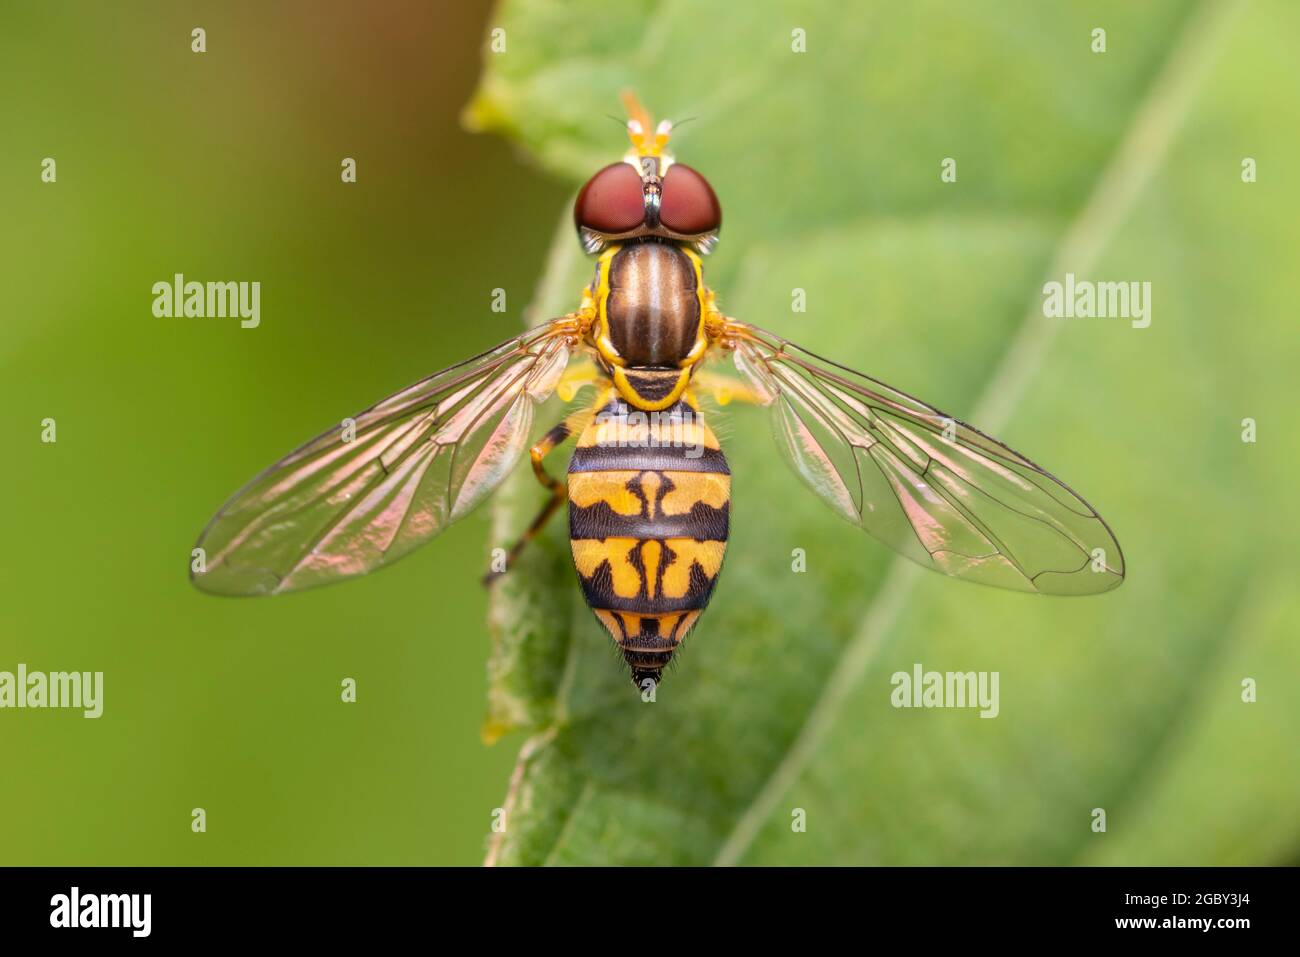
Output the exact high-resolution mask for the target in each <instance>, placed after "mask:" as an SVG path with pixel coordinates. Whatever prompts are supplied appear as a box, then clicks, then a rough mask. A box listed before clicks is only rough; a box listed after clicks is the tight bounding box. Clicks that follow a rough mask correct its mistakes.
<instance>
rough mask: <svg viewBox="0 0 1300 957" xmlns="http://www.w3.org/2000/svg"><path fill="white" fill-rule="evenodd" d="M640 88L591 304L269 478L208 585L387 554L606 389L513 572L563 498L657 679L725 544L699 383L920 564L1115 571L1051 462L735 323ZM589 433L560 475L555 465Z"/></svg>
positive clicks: (818, 488)
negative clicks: (771, 436)
mask: <svg viewBox="0 0 1300 957" xmlns="http://www.w3.org/2000/svg"><path fill="white" fill-rule="evenodd" d="M626 101H627V106H628V114H629V117H630V118H629V119H628V122H627V133H628V137H629V139H630V140H631V143H632V148H631V149H630V150H629V151H628V152H627V154H626V155H625V156H624V157H623V159H622V160H621V161H620V162H617V163H614V164H611V165H609V166H606V167H605V168H604V169H602V170H600V171H599V172H597V173H596V174H595V175H594V176H592V177H591V179H590V180H588V181H587V183H586V185H585V186H583V188H582V190H581V191H580V192H579V193H578V197H577V200H576V202H575V204H574V223H575V226H576V228H577V231H578V238H579V240H580V242H581V243H582V246H583V248H584V249H585V250H586V251H587V253H589V254H591V255H594V256H595V257H596V262H595V266H596V268H595V275H594V277H593V278H592V280H591V282H590V283H589V285H588V286H587V287H586V288H585V289H584V290H583V291H582V298H581V303H580V305H579V306H578V308H577V309H576V310H574V311H573V312H571V313H569V314H568V315H565V316H561V317H559V318H556V319H552V320H550V321H549V322H546V323H544V324H542V325H541V326H538V327H536V328H533V329H532V330H530V331H528V332H526V333H524V334H523V335H521V336H518V337H517V338H514V339H511V340H509V341H507V342H504V343H502V344H501V345H499V346H497V347H496V348H494V349H491V350H489V351H487V352H485V353H483V354H481V355H478V356H475V357H474V358H472V359H468V360H466V361H465V362H462V363H460V364H459V365H455V366H452V367H451V368H449V369H444V370H443V371H441V372H437V373H434V374H433V375H431V376H429V377H428V378H426V379H423V380H421V381H419V382H417V383H415V384H414V385H412V386H410V387H409V388H406V389H404V390H402V391H401V392H398V393H397V394H396V395H394V396H392V397H390V398H387V399H385V400H383V401H382V402H380V403H379V404H378V405H375V406H373V407H371V408H370V409H367V410H366V411H365V412H362V413H360V414H359V415H357V416H355V418H354V419H353V420H350V423H351V424H350V427H345V426H339V427H335V428H333V429H331V430H330V431H328V432H326V433H325V434H323V435H321V436H319V437H318V438H316V439H313V440H312V441H310V442H308V443H307V444H306V445H304V446H303V447H302V448H300V449H298V450H297V451H296V452H293V453H291V454H289V455H288V456H286V457H285V458H283V459H281V460H280V461H279V462H277V463H275V464H274V465H272V466H271V467H270V468H269V469H267V470H266V471H265V472H263V473H262V474H261V475H259V476H258V477H256V478H254V479H253V480H252V481H251V482H250V483H249V484H248V485H246V486H245V487H244V488H243V489H241V490H240V491H239V492H237V493H236V494H235V495H234V496H233V497H232V498H231V499H230V500H229V501H228V502H227V503H226V504H225V505H224V506H222V508H221V510H220V511H218V512H217V514H216V515H215V516H214V517H213V519H212V520H211V521H210V522H209V523H208V526H207V528H206V529H204V531H203V533H202V535H201V536H200V537H199V541H198V546H199V547H200V548H202V549H203V553H202V554H203V555H204V556H205V562H204V565H203V570H202V571H192V578H193V581H194V583H195V585H197V586H198V587H199V588H201V589H203V590H204V591H207V592H213V593H216V594H223V595H269V594H277V593H280V592H289V591H297V590H299V589H304V588H310V587H313V586H316V585H325V584H329V583H331V582H335V581H338V580H340V579H343V578H348V577H351V576H354V575H363V574H366V573H367V572H370V571H373V570H374V569H376V568H380V567H383V566H385V565H388V564H391V563H392V562H394V561H396V560H397V559H399V558H401V557H402V556H404V555H406V554H407V553H409V552H410V551H412V550H413V549H415V548H416V547H417V546H419V545H422V544H424V543H425V542H427V541H428V540H429V539H431V538H433V537H434V536H435V535H437V534H438V533H439V532H441V531H442V530H443V529H444V528H446V527H447V526H448V525H450V524H451V523H452V522H455V521H456V520H457V519H459V518H461V517H463V516H465V515H467V514H468V513H469V512H470V511H471V510H472V509H473V508H474V507H475V506H476V505H478V504H479V503H480V502H482V501H483V499H484V498H486V497H487V496H488V495H489V494H490V493H491V492H492V491H493V490H494V489H495V488H496V487H497V486H498V485H499V484H500V483H501V481H502V480H503V479H504V478H505V477H506V475H507V474H508V473H509V472H510V470H511V468H512V467H513V466H514V465H515V464H516V462H517V461H518V459H519V457H520V456H521V455H522V453H523V451H524V448H525V447H526V446H527V445H528V439H529V434H530V430H531V425H532V421H533V407H534V406H535V405H538V404H540V403H542V402H543V401H545V400H546V399H547V398H548V397H550V396H551V395H552V394H558V395H559V396H560V398H561V399H562V400H564V401H565V402H572V401H573V400H574V398H575V396H576V395H577V393H578V392H579V391H580V390H582V389H584V388H587V387H591V388H592V389H593V390H594V392H593V396H594V398H593V399H592V400H591V401H588V402H586V403H584V404H582V405H581V406H580V407H579V408H578V409H577V411H573V412H571V413H570V414H569V415H568V416H567V417H566V418H565V419H564V420H563V421H562V422H560V423H559V424H558V425H556V426H555V427H554V428H552V429H551V430H550V431H549V432H547V433H546V434H545V435H544V436H543V437H542V438H541V439H540V440H539V441H538V442H537V443H536V444H534V445H533V446H532V447H531V449H530V456H531V459H532V466H533V471H534V472H535V473H536V475H537V478H538V480H539V481H540V482H541V484H542V485H543V487H544V488H545V489H546V491H547V493H548V498H547V500H546V503H545V505H544V506H543V507H542V509H541V512H540V513H539V514H538V516H537V518H536V519H535V520H534V521H533V523H532V524H531V525H530V526H529V527H528V529H527V530H526V531H525V532H524V533H523V535H522V536H521V537H520V538H519V540H518V541H517V542H516V543H515V544H514V547H513V548H511V549H510V551H509V554H508V561H507V567H508V564H509V561H510V560H513V558H514V557H515V556H517V555H518V554H519V551H520V549H522V548H523V547H524V545H525V544H526V543H527V542H528V541H529V540H530V539H531V538H532V537H534V536H535V535H536V534H537V532H538V530H539V529H541V528H542V526H543V525H544V524H545V523H546V521H547V520H548V519H549V518H551V517H552V516H553V515H554V514H555V512H556V511H558V510H559V508H560V506H561V505H562V504H563V503H564V502H565V501H566V500H567V502H568V504H569V538H570V541H571V545H572V551H573V560H574V565H575V568H576V570H577V573H578V579H579V582H580V584H581V587H582V590H583V594H584V596H585V598H586V601H587V604H588V605H589V606H590V607H591V609H592V610H593V611H594V612H595V614H596V617H597V618H598V619H599V620H600V622H601V624H603V625H604V626H605V628H606V629H607V630H608V631H609V633H610V635H611V637H612V638H613V640H614V642H615V643H616V644H617V646H618V647H619V649H620V650H621V651H622V652H623V655H624V657H625V659H626V661H627V663H628V665H629V667H630V669H631V673H632V679H633V681H634V682H635V683H636V684H637V685H638V686H639V687H642V688H644V687H645V683H646V682H647V681H651V682H656V683H657V682H658V681H659V680H660V678H661V676H662V672H663V669H664V667H665V665H667V664H668V662H669V660H670V659H671V658H672V656H673V653H674V651H676V649H677V648H678V647H679V646H680V645H681V643H682V642H683V640H684V639H685V638H686V636H687V634H688V633H689V632H690V631H691V628H692V627H693V626H694V624H695V622H696V619H697V618H698V617H699V615H700V613H701V611H703V609H704V607H705V606H706V605H707V604H708V601H709V598H710V596H711V594H712V592H713V588H714V585H715V584H716V583H717V579H718V573H719V571H720V569H721V566H722V559H723V553H724V552H725V550H726V547H727V535H728V529H729V523H730V519H731V514H730V505H731V473H730V470H729V469H728V467H727V460H726V457H725V456H724V455H723V452H722V449H721V447H720V446H719V444H718V440H717V438H716V437H715V435H714V433H713V431H712V430H711V429H710V428H709V426H708V424H707V423H706V422H705V421H704V419H703V417H702V416H701V414H700V398H701V396H710V397H712V398H715V399H716V400H718V403H719V404H726V403H727V402H729V401H740V402H748V403H752V404H756V405H760V406H765V407H767V408H768V409H770V410H771V413H772V416H773V419H774V426H775V433H776V436H777V441H778V444H779V445H780V447H781V450H782V452H783V453H784V455H785V457H786V459H787V460H788V461H789V462H790V464H791V465H792V466H793V467H794V470H795V471H796V472H797V473H798V474H799V475H800V476H801V477H802V478H803V479H804V480H805V481H806V482H807V484H808V485H809V486H811V488H812V489H813V491H815V492H816V493H817V494H818V495H819V496H821V498H823V499H824V500H825V501H826V502H827V503H828V504H829V505H830V506H831V507H832V508H833V509H834V510H835V511H836V512H838V513H839V514H840V515H841V516H842V517H843V518H845V519H847V520H848V521H850V522H852V523H853V524H854V525H857V526H858V527H860V528H862V529H863V530H864V531H866V532H867V533H868V534H870V535H872V536H873V537H875V538H876V539H878V540H879V541H881V542H883V543H884V544H885V545H887V546H889V547H890V548H893V549H894V550H895V551H897V552H899V553H901V554H902V555H904V556H906V557H907V558H910V559H912V560H913V561H916V562H919V563H920V564H922V565H924V566H926V567H928V568H932V569H935V570H937V571H940V572H943V573H945V574H947V575H953V576H956V577H958V578H964V579H967V580H970V581H975V582H980V583H983V584H986V585H993V586H997V587H1001V588H1010V589H1018V590H1020V591H1028V592H1037V593H1039V594H1049V595H1085V594H1094V593H1098V592H1104V591H1107V590H1109V589H1111V588H1114V587H1116V586H1118V585H1119V584H1120V583H1121V582H1122V581H1123V578H1124V559H1123V555H1122V553H1121V551H1120V547H1119V543H1118V542H1117V541H1116V540H1115V537H1114V535H1113V534H1112V533H1111V531H1110V528H1109V526H1107V524H1106V523H1105V522H1104V521H1103V520H1102V518H1101V516H1100V515H1098V514H1097V512H1096V510H1094V509H1093V508H1092V506H1090V505H1089V504H1088V503H1087V502H1085V501H1084V500H1083V498H1082V497H1080V496H1079V495H1077V494H1075V493H1074V492H1073V491H1072V490H1071V489H1069V488H1068V487H1067V486H1066V485H1065V484H1064V483H1062V482H1060V481H1058V480H1057V479H1056V478H1054V477H1053V476H1052V475H1051V474H1049V473H1048V472H1046V471H1045V470H1044V469H1042V468H1040V467H1039V466H1037V465H1035V464H1034V463H1033V462H1031V461H1030V460H1029V459H1027V458H1025V457H1024V456H1022V455H1020V454H1019V453H1018V452H1015V451H1013V450H1012V449H1010V448H1008V447H1007V446H1006V445H1003V444H1002V443H1001V442H999V441H997V440H996V439H993V438H991V437H989V436H987V435H985V434H984V433H983V432H980V431H979V430H978V429H976V428H974V427H972V426H969V425H966V424H965V423H963V422H960V421H958V420H956V419H953V418H951V417H950V416H947V415H945V414H944V413H942V412H940V411H939V410H938V409H935V408H934V407H933V406H930V405H927V404H926V403H924V402H921V401H920V400H918V399H915V398H913V397H912V396H910V395H908V394H907V393H905V392H900V391H899V390H897V389H894V388H892V387H890V386H888V385H885V384H884V383H882V382H880V381H878V380H876V379H872V378H870V377H869V376H865V375H862V374H861V373H858V372H854V371H853V370H851V369H847V368H845V367H843V366H840V365H837V364H836V363H834V362H830V361H828V360H825V359H822V358H819V357H818V356H816V355H814V354H812V353H810V352H808V351H806V350H804V349H802V348H800V347H798V346H795V345H792V344H791V343H788V342H786V341H784V340H783V339H781V338H779V337H777V336H774V335H772V334H771V333H768V332H764V331H763V330H761V329H758V328H756V327H754V326H751V325H748V324H746V323H744V322H740V321H738V320H736V319H733V318H731V317H730V316H727V315H725V314H724V313H723V312H722V311H721V310H720V309H719V307H718V303H717V299H716V297H715V295H714V293H713V291H712V290H711V289H709V287H708V286H706V285H705V283H704V276H703V257H704V256H706V255H707V254H708V253H709V252H710V251H711V250H712V248H713V246H714V245H715V243H716V242H717V239H718V232H719V229H720V227H721V225H722V210H721V207H720V205H719V203H718V199H717V196H716V195H715V194H714V191H713V188H712V187H711V186H710V185H709V183H708V181H707V180H706V179H705V178H704V177H703V176H702V175H701V174H700V173H698V172H697V171H696V170H694V169H692V168H691V167H689V166H686V165H685V164H682V163H677V162H675V161H674V160H673V157H672V156H671V155H670V154H669V153H668V152H667V151H666V149H665V147H666V145H667V143H668V139H669V135H670V133H671V130H672V126H671V124H670V123H668V122H667V121H664V122H662V123H660V124H659V125H658V126H657V127H656V126H653V124H652V122H651V120H650V118H649V117H648V115H647V114H646V113H645V111H644V110H643V109H642V108H641V107H640V105H639V104H637V103H636V101H635V99H634V98H632V97H630V96H628V97H626ZM575 360H576V361H575ZM719 367H722V368H721V369H719ZM728 367H729V369H728ZM724 370H725V371H724ZM345 421H349V420H345ZM574 437H576V448H575V450H574V452H573V455H572V457H571V459H570V462H569V466H568V477H567V482H562V481H560V480H559V479H557V478H554V477H552V475H551V474H550V473H549V472H548V471H547V469H546V467H545V465H544V462H543V460H544V459H545V458H546V456H547V455H548V454H550V453H551V452H553V451H554V450H555V449H556V448H557V447H559V446H560V445H561V444H562V443H564V442H566V441H567V440H568V439H570V438H574ZM490 577H491V576H489V578H490Z"/></svg>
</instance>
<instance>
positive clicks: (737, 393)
mask: <svg viewBox="0 0 1300 957" xmlns="http://www.w3.org/2000/svg"><path fill="white" fill-rule="evenodd" d="M691 385H692V386H694V387H695V388H696V389H698V390H699V391H701V392H704V393H706V394H707V395H709V396H711V397H712V399H713V401H714V402H716V403H718V405H726V404H727V403H728V402H745V403H748V404H749V405H767V404H768V403H769V402H770V401H771V399H770V398H768V397H765V396H763V395H760V394H759V393H758V392H757V391H756V390H755V389H753V388H751V387H750V386H749V385H747V384H746V383H744V382H742V381H741V380H740V379H739V378H737V377H735V376H730V375H725V374H723V373H720V372H715V371H713V370H712V369H701V370H699V371H698V372H696V373H694V374H692V375H691Z"/></svg>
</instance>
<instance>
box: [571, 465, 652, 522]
mask: <svg viewBox="0 0 1300 957" xmlns="http://www.w3.org/2000/svg"><path fill="white" fill-rule="evenodd" d="M637 474H638V473H637V472H635V471H628V472H572V473H570V474H569V501H571V502H572V503H573V504H574V505H577V506H578V507H579V508H588V507H590V506H592V505H596V504H599V503H600V502H608V503H609V507H610V508H611V509H613V510H614V512H615V513H616V514H618V515H640V514H641V499H640V498H638V497H637V496H636V494H635V493H634V492H632V491H631V490H630V489H629V488H628V487H627V485H628V483H629V482H631V481H633V480H634V479H635V478H636V477H637ZM651 501H653V499H652V500H651Z"/></svg>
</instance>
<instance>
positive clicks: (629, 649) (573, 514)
mask: <svg viewBox="0 0 1300 957" xmlns="http://www.w3.org/2000/svg"><path fill="white" fill-rule="evenodd" d="M730 511H731V473H730V471H729V470H728V468H727V461H726V459H725V458H724V457H723V455H722V450H721V448H719V447H718V441H717V439H716V438H715V437H714V435H713V432H712V431H711V430H710V429H709V427H708V426H707V425H706V424H705V423H704V420H703V419H702V418H700V415H699V413H698V412H697V411H696V410H695V409H694V408H693V407H692V406H691V405H689V404H688V403H686V402H678V403H677V404H676V405H675V406H673V407H672V408H671V409H668V410H666V411H664V412H658V413H654V412H641V411H640V410H637V409H633V408H630V407H629V406H628V405H627V403H626V402H624V401H623V400H622V399H621V398H618V397H617V396H615V397H613V398H612V399H610V400H609V402H608V404H607V405H605V406H604V407H603V409H601V410H600V411H599V412H598V413H597V415H596V416H595V417H594V418H593V420H592V422H591V424H590V425H588V426H587V428H586V430H585V431H584V432H583V434H582V436H581V437H580V438H579V440H578V448H577V450H576V451H575V452H574V455H573V458H572V460H571V461H570V463H569V538H570V541H571V544H572V547H573V560H574V564H575V566H576V567H577V571H578V577H579V579H581V582H582V590H583V595H584V597H585V598H586V600H587V604H588V605H590V606H591V609H592V610H593V611H594V612H595V613H596V617H597V618H599V619H600V622H601V624H603V625H604V626H605V628H606V629H607V630H608V631H609V633H610V636H611V637H612V638H613V639H614V642H615V643H616V644H617V645H618V647H619V648H620V649H621V650H622V652H623V656H624V657H625V658H626V660H627V663H628V665H629V666H630V667H631V669H632V680H633V681H634V682H635V683H636V684H637V685H642V683H643V682H644V681H645V680H646V679H651V680H654V681H656V682H658V681H659V679H660V675H661V672H662V671H663V668H664V666H665V665H667V664H668V662H669V660H670V659H671V658H672V656H673V652H674V651H676V650H677V648H678V647H679V646H680V645H681V643H682V641H683V640H684V639H685V638H686V635H687V633H689V632H690V630H691V628H692V626H693V625H694V624H695V620H696V619H697V618H698V617H699V614H700V612H701V611H703V610H704V607H705V606H706V605H707V604H708V602H709V598H710V596H711V595H712V594H713V586H714V584H715V582H716V581H717V577H718V572H719V571H720V570H721V568H722V558H723V554H724V553H725V552H726V548H727V532H728V528H729V522H730Z"/></svg>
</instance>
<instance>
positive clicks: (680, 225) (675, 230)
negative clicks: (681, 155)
mask: <svg viewBox="0 0 1300 957" xmlns="http://www.w3.org/2000/svg"><path fill="white" fill-rule="evenodd" d="M623 105H624V107H625V108H626V110H627V115H628V119H627V136H628V139H629V140H630V141H631V143H632V148H631V149H630V150H628V152H627V154H626V155H625V156H624V157H623V160H622V162H620V163H614V164H612V165H610V166H606V167H605V168H604V169H602V170H600V171H599V172H597V173H596V175H595V176H593V177H592V178H591V179H589V180H587V183H586V185H585V186H583V187H582V189H581V190H580V191H579V192H578V198H577V201H576V202H575V203H574V205H573V221H574V225H575V226H576V227H577V229H578V238H579V240H580V241H581V243H582V246H583V248H584V249H585V250H586V251H587V252H589V253H598V252H600V251H601V250H603V249H605V248H606V247H607V246H608V245H609V244H610V243H611V242H621V241H624V240H631V239H644V238H658V239H666V240H669V241H673V242H679V243H683V244H686V245H690V246H692V247H694V248H695V249H696V250H697V251H698V252H700V253H704V254H708V253H709V252H711V251H712V250H713V247H714V245H716V243H717V241H718V230H719V228H720V227H721V226H722V207H721V206H720V205H719V204H718V197H717V195H716V194H715V193H714V192H713V187H712V186H710V185H709V182H708V180H706V179H705V178H704V177H703V176H702V175H701V174H700V173H698V172H696V171H695V170H693V169H691V168H690V167H689V166H686V165H684V164H681V163H677V162H675V161H674V160H673V157H672V156H671V155H670V154H669V153H668V152H667V151H666V150H665V147H666V146H667V145H668V139H669V137H670V136H671V135H672V129H673V125H672V123H670V122H669V121H668V120H661V121H660V122H659V125H658V126H656V125H655V124H654V121H653V120H651V118H650V114H649V113H647V112H646V110H645V108H644V107H643V106H642V105H641V104H640V102H639V101H638V100H637V98H636V96H635V94H633V93H631V92H625V93H624V94H623ZM652 130H653V132H651V131H652Z"/></svg>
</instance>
